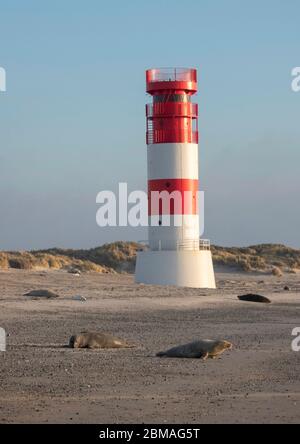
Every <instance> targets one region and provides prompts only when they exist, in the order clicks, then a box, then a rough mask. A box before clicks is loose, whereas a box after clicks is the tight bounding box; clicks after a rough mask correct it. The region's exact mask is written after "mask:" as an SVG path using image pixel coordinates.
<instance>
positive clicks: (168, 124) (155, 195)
mask: <svg viewBox="0 0 300 444" xmlns="http://www.w3.org/2000/svg"><path fill="white" fill-rule="evenodd" d="M146 90H147V93H148V94H150V95H151V96H152V103H149V104H147V105H146V122H147V131H146V143H147V166H148V249H146V250H145V251H140V252H139V253H138V256H137V263H136V272H135V280H136V282H138V283H145V284H153V285H175V286H181V287H194V288H215V286H216V284H215V277H214V270H213V263H212V255H211V251H210V242H209V241H208V240H204V239H200V238H199V204H198V191H199V175H198V105H197V104H196V103H193V102H192V97H193V95H194V94H195V93H196V92H197V71H196V69H189V68H162V69H149V70H147V71H146Z"/></svg>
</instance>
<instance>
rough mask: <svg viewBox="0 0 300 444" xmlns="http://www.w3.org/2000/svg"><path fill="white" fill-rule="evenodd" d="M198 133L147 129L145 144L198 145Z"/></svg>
mask: <svg viewBox="0 0 300 444" xmlns="http://www.w3.org/2000/svg"><path fill="white" fill-rule="evenodd" d="M198 139H199V133H198V131H191V130H186V131H184V130H183V131H182V130H181V131H175V130H174V129H172V130H154V129H148V131H147V132H146V143H147V145H151V144H153V143H174V142H176V143H198Z"/></svg>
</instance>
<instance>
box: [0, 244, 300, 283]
mask: <svg viewBox="0 0 300 444" xmlns="http://www.w3.org/2000/svg"><path fill="white" fill-rule="evenodd" d="M143 248H145V247H143V246H142V245H141V244H139V243H136V242H122V241H119V242H113V243H110V244H105V245H102V246H100V247H96V248H91V249H88V250H83V249H82V250H72V249H62V248H51V249H48V250H38V251H29V252H27V251H24V252H4V251H3V252H0V268H3V269H5V268H18V269H23V270H33V269H66V270H67V269H69V268H77V269H79V270H80V271H85V272H88V271H95V272H98V273H114V272H119V273H120V272H129V273H132V272H133V271H134V267H135V261H136V254H137V251H138V250H141V249H143ZM211 250H212V255H213V261H214V264H215V265H219V266H226V267H231V268H233V269H236V270H240V271H245V272H252V271H260V272H265V273H271V274H273V275H274V276H277V277H279V276H281V275H282V273H283V272H289V273H295V272H297V271H298V270H300V250H298V249H295V248H291V247H286V246H285V245H280V244H260V245H252V246H249V247H220V246H212V247H211Z"/></svg>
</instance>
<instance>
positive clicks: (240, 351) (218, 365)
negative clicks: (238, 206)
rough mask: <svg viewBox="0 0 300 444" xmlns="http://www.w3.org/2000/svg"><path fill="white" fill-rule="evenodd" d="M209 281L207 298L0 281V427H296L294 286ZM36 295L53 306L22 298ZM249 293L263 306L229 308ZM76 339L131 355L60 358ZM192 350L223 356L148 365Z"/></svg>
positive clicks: (121, 282)
mask: <svg viewBox="0 0 300 444" xmlns="http://www.w3.org/2000/svg"><path fill="white" fill-rule="evenodd" d="M216 277H217V285H218V289H217V290H199V289H185V288H173V287H152V286H145V285H136V284H134V282H133V276H131V275H128V274H98V273H86V274H81V275H80V276H74V275H72V274H69V273H67V272H65V271H62V270H61V271H23V270H8V271H4V270H1V271H0V327H3V328H5V330H6V331H7V333H8V334H9V337H8V338H7V342H8V346H7V351H6V352H3V353H0V423H198V424H199V423H299V422H300V382H299V359H300V352H298V353H297V352H294V351H292V349H291V341H292V339H293V337H292V336H291V332H292V329H293V328H294V327H297V326H298V327H300V319H299V314H300V300H299V296H300V275H299V274H294V275H293V274H285V275H284V276H283V277H281V278H277V277H275V276H269V275H263V274H254V273H253V274H251V273H249V274H247V273H233V272H221V271H219V272H217V273H216ZM285 285H288V286H289V287H290V291H284V290H283V288H284V286H285ZM39 288H44V289H49V290H53V291H55V292H57V293H59V295H60V298H58V299H53V300H32V299H30V298H28V297H26V296H23V294H24V293H26V292H27V291H30V290H34V289H39ZM249 292H254V293H259V294H262V295H265V296H268V297H269V298H270V299H271V301H272V304H259V303H250V302H242V301H239V300H238V299H237V296H238V295H241V294H245V293H249ZM75 295H81V296H84V297H85V298H86V299H87V300H86V301H85V302H81V301H77V300H73V299H72V297H74V296H75ZM83 329H91V330H99V331H104V332H109V333H112V334H115V335H117V336H119V337H122V338H124V339H127V340H128V341H129V342H131V343H133V344H135V345H136V347H135V348H132V349H121V350H78V349H69V348H67V347H66V345H67V344H68V340H69V337H70V336H71V335H72V334H74V333H78V332H80V331H81V330H83ZM197 338H198V339H204V338H211V339H214V338H222V339H227V340H229V341H231V342H232V343H233V344H234V348H233V350H232V351H227V352H225V353H224V354H223V355H222V356H221V357H220V358H218V359H216V360H207V361H201V360H197V359H174V358H173V359H161V358H158V357H156V356H155V354H156V352H158V351H160V350H164V349H166V348H169V347H171V346H173V345H177V344H180V343H185V342H189V341H192V340H194V339H197Z"/></svg>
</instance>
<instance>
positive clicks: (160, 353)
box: [156, 352, 167, 358]
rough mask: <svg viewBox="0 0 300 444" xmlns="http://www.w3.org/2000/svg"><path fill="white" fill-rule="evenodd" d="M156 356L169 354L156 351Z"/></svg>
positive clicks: (160, 356)
mask: <svg viewBox="0 0 300 444" xmlns="http://www.w3.org/2000/svg"><path fill="white" fill-rule="evenodd" d="M156 356H158V357H159V358H162V357H163V356H167V353H166V352H158V353H156Z"/></svg>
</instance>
